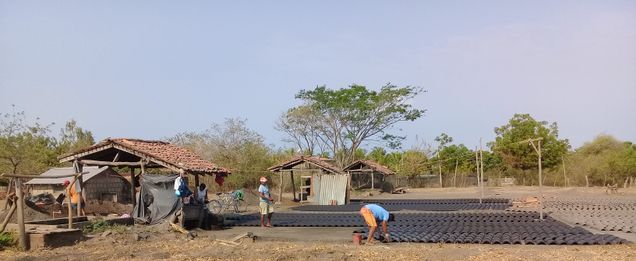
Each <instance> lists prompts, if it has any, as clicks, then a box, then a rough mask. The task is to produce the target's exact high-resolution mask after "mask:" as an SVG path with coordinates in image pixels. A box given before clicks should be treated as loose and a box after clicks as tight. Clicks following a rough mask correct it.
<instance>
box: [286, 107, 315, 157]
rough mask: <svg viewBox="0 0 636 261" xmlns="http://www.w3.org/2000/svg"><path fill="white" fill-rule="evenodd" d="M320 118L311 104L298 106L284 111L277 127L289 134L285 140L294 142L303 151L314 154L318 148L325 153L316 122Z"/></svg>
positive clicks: (306, 153)
mask: <svg viewBox="0 0 636 261" xmlns="http://www.w3.org/2000/svg"><path fill="white" fill-rule="evenodd" d="M318 118H319V117H318V114H317V111H316V110H314V109H313V108H312V107H311V106H298V107H294V108H291V109H289V110H287V112H285V113H283V114H282V115H281V116H280V118H279V119H278V122H276V125H275V128H276V130H278V131H281V132H284V133H285V134H286V135H287V138H285V139H283V141H285V142H289V143H292V144H294V145H295V146H296V148H298V150H299V151H300V152H301V153H303V154H305V155H314V153H315V152H316V149H319V150H320V153H323V152H325V149H324V142H322V140H321V138H322V136H320V135H319V134H320V133H319V129H318V127H319V126H318V125H317V124H316V123H317V122H318Z"/></svg>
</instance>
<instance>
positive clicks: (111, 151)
mask: <svg viewBox="0 0 636 261" xmlns="http://www.w3.org/2000/svg"><path fill="white" fill-rule="evenodd" d="M59 160H60V162H72V163H73V165H74V168H75V171H76V172H82V171H83V169H84V167H85V166H100V167H101V166H109V167H119V168H120V169H121V168H125V167H127V168H129V169H130V174H129V179H130V180H132V181H133V182H132V183H133V184H135V186H139V182H138V181H137V180H139V175H143V174H144V173H145V172H146V169H150V168H163V169H168V170H171V171H174V172H176V173H184V174H188V175H191V176H194V185H195V186H197V187H198V186H199V176H205V175H210V176H214V177H216V176H217V175H221V176H226V175H228V174H230V171H229V170H227V169H225V168H221V167H218V166H216V165H215V164H213V163H211V162H209V161H206V160H203V159H202V158H201V157H199V156H198V155H197V154H195V153H194V152H192V151H190V150H188V149H186V148H182V147H179V146H175V145H172V144H170V143H168V142H164V141H154V140H140V139H127V138H118V139H111V138H109V139H105V140H103V141H101V142H99V143H97V144H95V145H93V146H91V147H88V148H85V149H82V150H79V151H75V152H73V153H70V154H67V155H63V156H61V157H60V158H59ZM136 169H137V170H141V171H138V172H139V173H136V172H135V170H136ZM84 182H86V179H85V177H84V178H82V179H79V184H80V186H79V187H80V188H82V187H83V183H84ZM135 186H131V187H130V194H129V195H135ZM195 193H196V190H195ZM81 194H82V197H84V198H85V197H86V194H85V190H82V193H81ZM135 201H136V198H135V197H134V196H133V197H132V203H133V206H134V205H135V203H136V202H135Z"/></svg>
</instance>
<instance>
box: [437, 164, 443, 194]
mask: <svg viewBox="0 0 636 261" xmlns="http://www.w3.org/2000/svg"><path fill="white" fill-rule="evenodd" d="M438 160H439V158H438ZM437 166H438V167H439V187H440V188H443V187H444V184H442V162H441V161H440V162H439V165H437Z"/></svg>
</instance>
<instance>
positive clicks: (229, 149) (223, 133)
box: [168, 119, 278, 188]
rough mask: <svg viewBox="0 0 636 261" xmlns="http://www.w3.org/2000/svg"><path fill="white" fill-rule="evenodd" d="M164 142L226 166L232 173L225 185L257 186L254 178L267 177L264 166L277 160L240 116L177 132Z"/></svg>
mask: <svg viewBox="0 0 636 261" xmlns="http://www.w3.org/2000/svg"><path fill="white" fill-rule="evenodd" d="M168 141H169V142H171V143H174V144H177V145H180V146H184V147H187V148H190V149H192V150H193V151H194V152H195V153H197V154H199V155H201V156H202V157H204V158H205V159H208V160H210V161H212V162H214V163H215V164H217V165H219V166H221V167H225V168H229V169H230V170H231V171H232V174H231V175H230V176H229V177H228V179H227V187H230V188H236V187H248V188H252V187H254V186H256V185H258V177H259V176H262V175H265V176H269V175H270V173H269V172H267V171H266V169H267V168H268V167H270V166H272V165H273V164H274V163H276V162H278V161H277V160H276V159H277V158H276V157H273V156H272V154H273V153H272V151H271V150H270V148H269V147H268V146H267V145H265V143H264V139H263V137H262V136H261V135H260V134H258V133H257V132H256V131H254V130H251V129H250V128H248V127H247V122H246V120H244V119H227V120H226V121H225V122H224V123H223V124H222V125H221V124H212V127H210V128H209V129H207V130H205V131H203V132H186V133H180V134H177V135H175V136H174V137H172V138H169V139H168ZM207 182H209V183H210V182H211V181H207Z"/></svg>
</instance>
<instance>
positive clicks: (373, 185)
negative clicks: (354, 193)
mask: <svg viewBox="0 0 636 261" xmlns="http://www.w3.org/2000/svg"><path fill="white" fill-rule="evenodd" d="M373 176H375V175H373V171H372V172H371V189H375V184H374V183H375V182H374V181H375V180H373Z"/></svg>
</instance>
